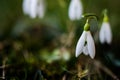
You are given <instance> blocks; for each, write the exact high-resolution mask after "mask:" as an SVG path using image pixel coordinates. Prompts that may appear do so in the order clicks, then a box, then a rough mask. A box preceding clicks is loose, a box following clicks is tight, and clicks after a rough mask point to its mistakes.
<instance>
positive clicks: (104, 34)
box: [99, 16, 112, 44]
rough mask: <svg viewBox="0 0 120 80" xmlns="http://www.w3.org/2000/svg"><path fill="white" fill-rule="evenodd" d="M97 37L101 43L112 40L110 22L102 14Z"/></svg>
mask: <svg viewBox="0 0 120 80" xmlns="http://www.w3.org/2000/svg"><path fill="white" fill-rule="evenodd" d="M99 39H100V42H101V43H105V42H106V43H108V44H110V43H111V41H112V32H111V29H110V24H109V22H108V17H107V16H104V19H103V23H102V26H101V29H100V32H99Z"/></svg>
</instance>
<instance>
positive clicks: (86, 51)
mask: <svg viewBox="0 0 120 80" xmlns="http://www.w3.org/2000/svg"><path fill="white" fill-rule="evenodd" d="M83 53H84V54H85V55H88V54H89V52H88V45H87V44H86V45H85V46H84V48H83Z"/></svg>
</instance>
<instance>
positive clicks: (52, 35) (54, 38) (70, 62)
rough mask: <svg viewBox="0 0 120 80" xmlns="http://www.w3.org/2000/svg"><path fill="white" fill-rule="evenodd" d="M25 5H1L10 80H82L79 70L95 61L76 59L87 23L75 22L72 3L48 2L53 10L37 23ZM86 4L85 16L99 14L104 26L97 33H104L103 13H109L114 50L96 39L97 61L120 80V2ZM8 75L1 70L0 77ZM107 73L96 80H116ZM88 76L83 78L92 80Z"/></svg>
mask: <svg viewBox="0 0 120 80" xmlns="http://www.w3.org/2000/svg"><path fill="white" fill-rule="evenodd" d="M22 2H23V1H22V0H0V66H2V65H3V63H4V61H5V65H6V67H5V78H6V80H56V79H58V80H76V76H77V68H76V66H78V64H79V62H80V64H81V65H83V66H82V67H83V69H85V66H86V64H87V63H89V62H88V61H89V57H86V56H84V55H81V56H80V57H79V58H75V56H74V54H75V53H74V51H75V46H76V42H77V40H78V39H79V36H80V35H81V33H82V30H83V26H84V24H85V20H84V19H81V20H78V21H70V20H69V18H68V7H69V3H70V0H46V4H47V9H46V13H45V16H44V18H43V19H39V18H35V19H31V18H30V17H29V16H28V15H25V14H24V13H23V10H22ZM82 3H83V8H84V13H95V14H96V15H97V16H98V27H97V29H95V30H94V31H93V32H92V33H96V32H98V31H99V26H100V25H101V22H102V18H103V15H102V11H103V10H104V9H107V10H108V16H109V21H110V25H111V29H112V33H113V41H112V43H111V45H107V44H104V45H102V44H100V43H99V40H98V35H96V36H95V35H94V34H93V35H94V36H95V37H94V38H95V39H96V40H95V41H96V57H95V60H99V61H100V62H101V63H102V64H103V65H105V66H106V67H107V68H108V69H110V70H111V71H112V72H113V73H114V74H115V75H116V76H118V77H120V72H118V71H119V70H120V54H119V53H120V51H119V48H120V20H119V17H120V9H119V8H120V1H119V0H82ZM66 56H67V57H66ZM86 59H87V60H88V61H86ZM83 62H86V63H83ZM90 69H91V68H90ZM2 72H3V69H1V70H0V76H2ZM78 72H79V71H78ZM83 72H84V71H83ZM93 72H96V71H95V70H93ZM103 74H105V75H103ZM103 74H102V72H101V73H100V75H102V76H101V77H99V75H96V74H94V75H92V77H90V78H91V80H113V78H111V75H109V73H105V72H103ZM64 77H65V78H66V79H64ZM86 77H88V76H86V75H85V76H84V77H82V78H81V79H82V80H88V79H87V78H86ZM95 78H96V79H95Z"/></svg>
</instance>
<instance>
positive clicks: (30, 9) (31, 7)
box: [23, 0, 45, 18]
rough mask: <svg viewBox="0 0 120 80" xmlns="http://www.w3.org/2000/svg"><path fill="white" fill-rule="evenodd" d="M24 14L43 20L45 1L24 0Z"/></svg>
mask: <svg viewBox="0 0 120 80" xmlns="http://www.w3.org/2000/svg"><path fill="white" fill-rule="evenodd" d="M23 12H24V13H25V14H27V15H29V16H30V17H31V18H35V17H37V16H39V17H40V18H43V17H44V14H45V2H44V0H24V1H23Z"/></svg>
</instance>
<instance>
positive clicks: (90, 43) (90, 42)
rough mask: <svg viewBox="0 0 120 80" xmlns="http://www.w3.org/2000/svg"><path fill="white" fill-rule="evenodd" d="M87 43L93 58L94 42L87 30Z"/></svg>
mask: <svg viewBox="0 0 120 80" xmlns="http://www.w3.org/2000/svg"><path fill="white" fill-rule="evenodd" d="M87 45H88V52H89V55H90V57H91V58H92V59H93V58H94V57H95V44H94V40H93V38H92V36H91V33H90V31H87Z"/></svg>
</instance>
